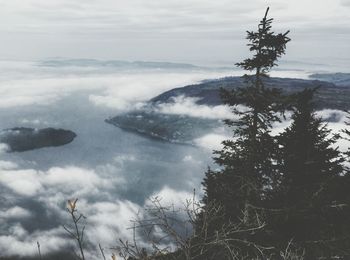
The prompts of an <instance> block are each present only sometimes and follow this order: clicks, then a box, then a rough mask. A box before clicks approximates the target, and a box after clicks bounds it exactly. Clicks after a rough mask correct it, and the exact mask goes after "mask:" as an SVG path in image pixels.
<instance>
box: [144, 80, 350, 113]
mask: <svg viewBox="0 0 350 260" xmlns="http://www.w3.org/2000/svg"><path fill="white" fill-rule="evenodd" d="M316 76H317V74H315V75H314V77H316ZM349 79H350V77H349ZM345 82H346V81H345V80H344V81H343V83H344V84H342V85H336V84H334V83H332V82H327V81H320V80H304V79H291V78H269V79H267V80H266V81H265V84H266V85H267V86H269V87H276V88H281V89H282V90H283V91H285V92H286V93H292V92H297V91H300V90H302V89H304V88H314V87H319V88H320V89H319V91H318V92H317V94H316V97H315V101H316V106H317V108H318V109H323V108H331V109H342V110H343V109H350V82H349V84H347V85H346V84H345ZM243 86H245V83H244V81H243V79H242V78H241V77H227V78H223V79H217V80H210V81H205V82H203V83H201V84H196V85H190V86H186V87H182V88H176V89H172V90H169V91H167V92H164V93H162V94H160V95H159V96H157V97H154V98H152V99H151V100H150V102H152V103H169V102H173V100H174V97H177V96H186V97H196V98H199V100H198V101H197V104H205V105H210V106H216V105H220V104H222V102H221V99H220V88H225V89H234V88H237V87H243Z"/></svg>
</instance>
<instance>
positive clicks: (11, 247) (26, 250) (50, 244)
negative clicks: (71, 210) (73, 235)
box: [0, 224, 71, 256]
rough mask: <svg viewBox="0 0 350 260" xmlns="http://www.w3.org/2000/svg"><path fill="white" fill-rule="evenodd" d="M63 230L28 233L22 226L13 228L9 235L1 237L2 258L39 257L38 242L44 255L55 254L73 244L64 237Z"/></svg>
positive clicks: (0, 249) (18, 225)
mask: <svg viewBox="0 0 350 260" xmlns="http://www.w3.org/2000/svg"><path fill="white" fill-rule="evenodd" d="M63 234H64V233H63V230H62V229H61V228H57V229H52V230H49V231H40V232H39V231H37V232H34V233H28V232H27V231H26V230H25V229H24V228H23V227H22V226H21V225H20V224H16V225H14V226H12V227H11V229H10V230H9V233H8V234H7V235H0V251H1V255H2V256H14V255H15V256H30V255H32V256H33V255H37V250H38V249H37V245H36V243H37V241H39V242H40V244H41V248H42V253H43V254H46V253H48V252H55V251H57V250H59V249H62V248H64V247H66V246H67V245H70V244H71V241H70V240H69V239H67V238H64V237H62V235H63Z"/></svg>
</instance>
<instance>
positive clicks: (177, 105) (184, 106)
mask: <svg viewBox="0 0 350 260" xmlns="http://www.w3.org/2000/svg"><path fill="white" fill-rule="evenodd" d="M198 100H199V99H198V98H191V97H185V96H177V97H174V98H173V102H171V103H161V104H158V105H157V106H156V111H157V112H159V113H164V114H175V115H188V116H192V117H199V118H208V119H229V118H230V119H232V117H233V114H232V112H231V110H230V108H229V107H228V106H225V105H218V106H207V105H198V104H196V101H198Z"/></svg>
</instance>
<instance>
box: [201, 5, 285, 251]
mask: <svg viewBox="0 0 350 260" xmlns="http://www.w3.org/2000/svg"><path fill="white" fill-rule="evenodd" d="M268 11H269V9H267V10H266V13H265V16H264V18H263V19H262V20H261V21H260V23H259V26H258V30H257V31H256V32H253V31H248V32H247V39H248V41H249V44H248V46H249V47H250V51H251V52H253V57H252V58H248V59H246V60H244V61H243V62H241V63H238V64H237V66H239V67H241V68H243V69H245V70H248V71H254V74H253V75H244V79H245V82H246V87H243V88H237V89H235V90H233V91H226V90H222V98H223V101H224V102H225V103H226V104H228V105H229V106H231V107H232V110H233V113H235V114H237V115H238V116H239V120H238V121H232V120H226V121H225V123H226V124H227V125H229V126H231V127H233V133H234V138H233V139H232V140H226V141H224V142H223V149H222V150H220V151H216V152H215V154H216V157H215V158H214V159H215V161H216V163H217V164H218V165H219V166H220V170H218V171H212V170H211V169H209V170H208V172H207V173H206V178H205V179H204V181H203V185H204V188H205V196H204V198H203V202H204V204H205V205H209V204H211V203H213V202H214V203H217V204H219V205H220V206H221V208H222V214H221V219H220V220H218V221H217V223H216V226H213V227H212V232H215V230H217V229H218V228H220V227H222V226H225V225H227V224H228V223H241V224H242V225H243V226H245V227H246V228H247V229H249V228H250V227H256V226H259V225H261V223H262V222H261V221H262V219H261V218H260V215H261V214H260V212H258V211H260V209H261V208H262V207H263V206H264V201H265V200H266V198H267V196H268V190H269V189H271V188H272V187H273V186H274V185H275V179H276V176H275V175H276V174H275V172H276V171H275V168H276V167H275V163H274V158H275V154H276V149H277V145H276V142H275V139H274V138H273V137H272V136H271V134H270V130H271V127H272V123H273V122H276V121H279V120H280V117H279V116H278V114H277V113H278V112H283V106H282V99H283V97H282V94H281V91H280V90H278V89H272V88H269V87H268V86H266V84H265V79H266V78H268V74H267V73H268V72H269V71H270V69H271V68H272V67H274V66H275V65H276V62H277V60H278V59H279V58H280V57H281V56H282V55H283V54H284V53H285V49H286V44H287V42H288V41H290V39H289V38H288V37H287V34H288V32H286V33H279V34H275V33H274V32H272V31H271V29H272V27H271V26H272V21H273V19H271V18H267V15H268ZM239 105H243V106H244V108H243V109H242V108H241V106H239ZM204 210H205V207H204ZM258 233H259V232H250V233H249V234H247V233H243V232H242V233H241V237H240V238H241V239H245V240H246V239H248V240H251V241H257V240H258V238H257V237H258V236H259V234H258ZM247 236H248V237H247ZM244 254H247V255H251V256H252V257H253V256H254V257H255V256H256V255H258V253H257V252H256V250H254V249H253V250H250V249H249V248H248V249H247V250H246V251H245V252H244Z"/></svg>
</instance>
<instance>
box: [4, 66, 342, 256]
mask: <svg viewBox="0 0 350 260" xmlns="http://www.w3.org/2000/svg"><path fill="white" fill-rule="evenodd" d="M118 66H119V65H118ZM293 73H295V74H297V75H298V77H302V78H307V77H308V73H307V72H305V73H302V72H300V70H299V71H298V72H296V71H283V70H281V71H277V72H276V74H275V75H274V76H285V75H287V76H290V77H293V75H295V74H293ZM238 75H241V72H240V71H234V70H233V71H231V70H229V69H226V68H202V67H195V66H194V67H190V68H189V67H186V66H184V67H183V68H182V67H181V66H177V67H176V68H174V67H172V66H170V67H169V66H164V64H163V65H162V64H159V66H156V64H153V65H152V67H149V66H146V65H145V66H144V67H142V66H141V67H140V65H138V66H137V67H135V68H134V67H133V65H132V64H131V65H130V64H128V66H119V67H116V66H113V65H108V66H106V65H103V66H102V65H101V63H98V62H97V63H96V64H95V63H94V62H92V63H91V61H90V63H89V65H88V66H87V65H84V60H80V61H76V62H74V63H68V64H62V63H54V62H53V63H52V62H51V63H49V64H48V63H45V62H5V61H2V62H1V63H0V122H1V123H0V124H1V129H8V128H13V127H29V128H38V129H40V128H47V127H54V128H62V129H67V130H71V131H73V132H74V133H76V135H77V136H76V138H75V139H74V141H73V142H71V143H69V144H66V145H63V146H59V147H45V148H41V149H38V150H32V151H26V152H14V153H7V152H6V145H4V144H1V146H0V193H1V196H0V197H1V199H0V207H1V208H0V223H1V225H0V252H1V255H3V256H24V257H26V256H35V254H37V247H36V243H37V241H39V242H40V244H41V248H42V252H43V253H44V254H47V253H51V252H57V251H62V250H65V249H67V248H70V247H72V246H73V244H72V241H71V240H70V239H68V235H67V233H66V232H65V230H64V229H63V227H62V225H64V224H67V223H69V216H68V214H67V212H66V206H67V205H66V204H67V200H68V199H75V198H78V199H79V200H78V208H79V210H80V211H81V212H83V213H84V215H85V216H86V217H87V218H86V238H87V243H88V244H89V245H91V247H90V248H91V249H96V248H97V247H98V244H99V243H100V244H101V245H103V246H104V247H105V248H110V247H113V246H116V243H117V241H118V239H119V238H123V239H132V235H133V234H132V231H130V230H128V227H130V226H131V225H132V222H131V220H132V219H133V218H134V217H136V216H137V214H142V209H143V208H144V207H145V206H147V205H148V204H149V203H150V199H151V198H152V197H155V196H158V197H160V198H162V199H163V200H162V201H163V203H165V204H172V203H174V204H175V207H180V206H182V205H181V201H182V202H184V201H185V200H186V199H188V198H192V196H193V189H196V190H197V196H198V198H199V197H200V196H201V181H202V178H203V177H204V173H205V171H206V169H207V167H208V166H210V165H211V166H212V165H213V162H212V159H211V157H212V150H213V149H218V148H220V143H221V141H223V140H225V139H227V138H230V136H231V133H230V131H229V130H228V129H227V128H225V127H224V126H223V124H222V122H221V120H223V119H225V118H228V117H230V118H232V114H231V112H230V110H229V108H228V107H226V106H224V105H215V106H209V105H206V104H197V103H196V99H195V98H193V97H192V98H189V97H186V96H179V97H177V98H176V99H174V100H173V101H174V102H172V103H163V104H159V105H157V106H156V107H154V108H155V110H154V111H153V112H154V113H157V114H162V115H167V116H178V117H179V118H180V119H181V118H185V117H191V118H196V119H198V120H209V121H210V124H213V122H214V123H215V127H213V128H210V129H209V130H208V131H207V132H203V133H202V132H200V133H201V135H200V136H197V137H195V138H194V139H193V140H191V144H190V145H189V144H174V143H171V142H166V141H164V140H159V139H157V138H148V137H146V136H145V135H143V134H137V133H134V132H132V131H125V130H122V129H121V128H118V127H115V126H114V125H112V124H108V123H106V122H105V120H106V119H108V118H112V117H114V116H118V115H124V114H126V113H129V112H130V111H134V110H140V109H142V108H144V107H145V106H147V102H148V101H149V100H150V99H152V98H153V97H155V96H157V95H159V94H161V93H163V92H165V91H169V90H171V89H174V88H179V87H183V86H186V85H191V84H196V83H200V82H202V81H203V80H207V79H217V78H223V77H227V76H238ZM243 109H244V108H243ZM317 114H318V115H320V116H322V117H323V118H325V119H326V121H327V123H328V126H329V127H330V128H331V129H332V130H333V131H334V132H335V133H336V132H339V131H340V130H341V129H343V128H344V127H345V123H344V122H345V117H346V114H345V112H343V111H340V110H336V109H322V110H320V111H318V112H317ZM208 124H209V123H208ZM216 124H217V125H216ZM289 124H290V118H289V117H288V115H287V118H286V120H283V122H282V123H280V124H278V125H275V127H274V132H275V133H276V134H277V133H278V132H280V131H282V130H283V129H284V128H285V127H287V126H288V125H289ZM337 145H339V148H340V149H344V147H345V145H346V143H345V142H342V143H339V144H337ZM96 252H98V251H96ZM96 252H95V251H93V250H92V251H90V252H88V256H89V259H97V258H98V256H97V255H96V254H97V253H96ZM106 253H108V251H107V252H106Z"/></svg>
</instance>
